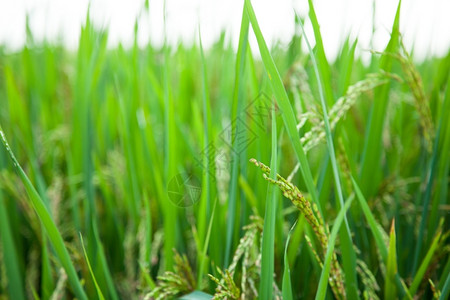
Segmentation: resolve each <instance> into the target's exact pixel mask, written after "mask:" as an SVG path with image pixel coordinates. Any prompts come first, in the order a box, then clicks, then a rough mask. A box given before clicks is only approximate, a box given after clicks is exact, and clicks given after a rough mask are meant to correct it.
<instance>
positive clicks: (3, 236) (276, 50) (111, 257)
mask: <svg viewBox="0 0 450 300" xmlns="http://www.w3.org/2000/svg"><path fill="white" fill-rule="evenodd" d="M309 6H310V12H309V15H308V16H307V18H306V19H302V18H300V17H298V16H296V18H295V22H296V24H297V26H296V32H295V34H294V36H293V37H292V40H291V42H290V43H289V44H288V45H283V44H281V43H277V44H275V45H273V46H272V47H271V48H269V45H268V44H267V43H266V40H265V38H264V32H262V31H261V28H260V27H259V23H258V22H259V18H258V15H257V14H256V13H255V11H254V10H253V7H252V3H251V1H250V0H245V1H243V8H242V19H241V30H240V36H239V43H238V47H237V49H234V48H233V47H232V44H231V41H230V40H229V39H228V38H227V37H226V35H225V34H223V35H222V36H221V38H220V39H219V40H218V41H217V42H216V43H215V44H214V45H213V46H211V47H208V48H203V45H202V43H201V32H199V38H198V41H197V42H196V43H193V44H192V45H186V44H183V43H180V44H179V45H177V46H176V47H175V46H173V45H170V44H169V43H167V42H165V43H164V45H163V46H161V47H156V46H154V45H153V44H151V43H149V44H147V45H146V46H141V47H140V46H138V43H137V36H138V34H139V19H138V20H137V21H136V27H135V33H134V34H135V42H134V44H133V45H132V46H130V47H128V46H124V45H121V44H119V45H118V46H116V47H113V48H107V47H106V45H107V41H108V32H107V30H106V29H103V30H100V29H98V28H96V27H95V26H94V25H93V24H92V22H91V19H90V16H89V14H87V16H86V21H85V24H84V25H83V28H82V29H81V34H80V40H79V44H78V49H77V50H76V51H72V50H69V49H66V48H65V47H64V46H63V45H61V44H58V43H50V42H47V41H42V42H37V41H35V40H34V39H33V36H32V30H31V29H30V28H28V31H27V32H28V35H29V38H28V39H27V43H26V45H25V46H24V47H23V48H22V49H21V50H18V51H13V52H11V51H7V50H6V49H7V48H5V47H2V46H0V125H1V126H0V136H1V142H2V143H1V144H2V145H1V146H0V179H1V180H0V299H19V300H20V299H73V298H77V299H167V298H179V299H311V298H315V299H447V298H448V297H449V294H450V259H449V253H450V243H449V238H450V231H449V230H448V228H449V220H450V219H449V207H450V206H449V205H450V203H449V199H450V196H449V187H450V184H449V183H450V181H449V178H450V177H449V176H450V76H449V74H450V52H448V54H447V55H446V56H444V57H427V58H426V59H424V60H423V61H417V60H416V59H415V58H414V52H413V51H411V49H408V48H407V47H406V46H405V45H404V43H403V40H402V34H403V33H402V32H400V30H399V28H400V22H401V20H400V11H401V3H399V5H398V9H397V12H396V15H395V18H394V19H393V20H392V24H393V25H392V28H391V36H390V40H389V42H388V44H387V45H386V47H385V49H384V50H383V51H369V53H370V55H371V57H370V60H369V62H365V61H363V60H362V58H361V57H359V55H358V54H357V53H356V52H355V51H356V46H357V41H353V40H351V38H350V37H349V38H348V39H347V40H346V42H345V43H344V44H343V46H342V48H341V49H340V52H339V55H338V56H337V58H336V59H335V60H334V61H331V60H328V59H327V57H326V55H325V51H324V48H323V41H322V36H321V32H320V26H319V24H320V22H321V20H320V19H318V18H317V16H316V13H315V11H314V6H313V2H312V1H309ZM147 8H148V7H147ZM147 8H145V7H144V10H143V11H142V14H145V13H148V11H147ZM306 21H310V22H311V24H312V25H313V32H314V36H307V35H306V34H305V33H304V32H303V23H304V22H306ZM250 36H255V37H256V41H257V45H258V47H257V48H253V47H251V45H250V43H249V38H250ZM313 39H314V40H315V44H314V45H312V43H311V42H310V41H312V40H313ZM302 41H305V42H306V43H305V44H306V45H307V47H303V46H302V45H303V43H302Z"/></svg>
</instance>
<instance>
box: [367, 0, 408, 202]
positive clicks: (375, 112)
mask: <svg viewBox="0 0 450 300" xmlns="http://www.w3.org/2000/svg"><path fill="white" fill-rule="evenodd" d="M400 7H401V0H400V1H399V2H398V7H397V12H396V14H395V19H394V24H393V25H392V32H391V39H390V40H389V43H388V45H387V46H386V49H385V52H386V53H395V52H396V50H397V48H398V45H399V35H400V33H399V26H400ZM393 60H394V58H393V57H392V55H390V54H384V55H383V56H382V57H381V61H380V65H379V68H380V69H382V70H384V71H386V72H390V71H391V68H392V64H393ZM389 89H390V85H389V84H385V85H383V86H381V87H378V88H376V89H375V91H374V99H376V101H374V103H373V106H372V109H371V112H370V116H369V121H368V122H369V123H368V127H367V130H366V134H365V141H364V151H363V155H362V159H361V170H360V178H361V183H362V186H361V190H362V191H363V192H364V195H366V197H368V198H370V197H372V196H373V195H374V193H375V191H376V189H377V188H378V185H379V182H380V177H381V168H380V165H381V164H380V162H381V154H382V146H381V145H382V132H383V127H384V124H385V119H386V109H387V105H388V102H389Z"/></svg>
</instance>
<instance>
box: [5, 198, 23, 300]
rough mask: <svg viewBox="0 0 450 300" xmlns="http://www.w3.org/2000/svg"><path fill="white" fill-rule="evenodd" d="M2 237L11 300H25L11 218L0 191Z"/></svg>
mask: <svg viewBox="0 0 450 300" xmlns="http://www.w3.org/2000/svg"><path fill="white" fill-rule="evenodd" d="M0 236H1V242H2V246H3V261H4V263H5V269H6V276H7V277H8V292H9V297H10V299H18V300H21V299H25V294H24V288H23V281H22V278H23V274H22V272H21V271H20V263H19V256H18V252H17V249H16V245H15V243H14V240H13V236H12V231H11V226H10V223H9V217H8V214H7V213H6V206H5V202H4V199H3V192H2V191H1V190H0Z"/></svg>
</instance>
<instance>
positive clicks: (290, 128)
mask: <svg viewBox="0 0 450 300" xmlns="http://www.w3.org/2000/svg"><path fill="white" fill-rule="evenodd" d="M245 7H246V11H247V14H248V17H249V20H250V23H251V25H252V28H253V32H254V33H255V36H256V40H257V42H258V46H259V51H260V54H261V58H262V61H263V64H264V68H265V70H266V73H267V76H268V78H269V82H270V85H271V87H272V90H273V92H274V94H275V98H276V100H277V103H278V105H279V106H280V109H281V115H282V118H283V122H284V126H285V127H286V131H287V133H288V136H289V139H290V142H291V143H292V145H293V147H294V151H295V154H296V157H297V159H298V162H299V163H300V171H301V173H302V176H303V180H304V181H305V184H306V187H307V190H308V192H309V194H310V196H311V199H312V200H313V202H314V203H316V205H317V207H318V209H319V212H320V213H321V214H322V215H323V211H322V208H321V206H320V203H319V200H318V199H319V198H318V195H317V190H316V187H315V185H314V180H313V177H312V173H311V169H310V166H309V163H308V159H307V157H306V154H305V151H304V150H303V147H302V145H301V143H300V138H299V134H298V131H297V121H296V118H295V115H294V111H293V109H292V106H291V104H290V103H289V98H288V96H287V93H286V90H285V88H284V86H283V81H282V80H281V77H280V74H279V72H278V69H277V67H276V66H275V62H274V61H273V58H272V56H271V55H270V52H269V48H268V47H267V44H266V41H265V40H264V37H263V35H262V32H261V29H260V28H259V24H258V21H257V19H256V15H255V11H254V10H253V6H252V4H251V2H250V0H245Z"/></svg>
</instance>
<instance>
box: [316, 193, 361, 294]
mask: <svg viewBox="0 0 450 300" xmlns="http://www.w3.org/2000/svg"><path fill="white" fill-rule="evenodd" d="M352 200H353V198H349V199H348V200H347V202H345V205H344V206H343V207H342V209H341V210H340V211H339V214H338V216H337V217H336V220H335V221H334V225H333V229H332V230H331V235H330V238H329V240H328V247H327V252H326V254H325V260H324V264H323V268H322V273H321V274H320V280H319V286H318V287H317V293H316V298H315V299H316V300H323V299H325V296H326V294H327V286H328V279H329V277H330V269H331V258H332V256H333V253H334V245H335V243H336V238H337V235H338V232H339V230H340V227H341V225H342V222H343V221H344V216H345V214H346V213H347V210H348V209H349V208H350V205H351V203H352Z"/></svg>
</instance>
